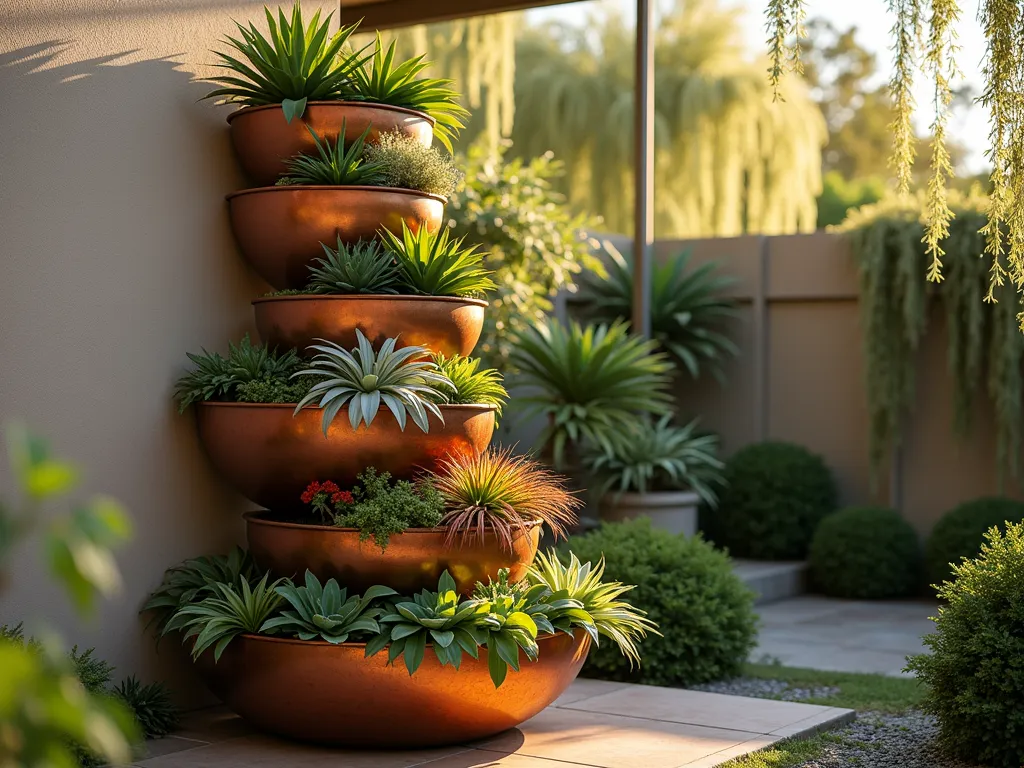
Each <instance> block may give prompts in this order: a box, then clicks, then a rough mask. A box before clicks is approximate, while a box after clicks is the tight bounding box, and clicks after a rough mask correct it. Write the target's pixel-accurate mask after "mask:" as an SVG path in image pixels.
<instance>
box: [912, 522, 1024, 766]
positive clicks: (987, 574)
mask: <svg viewBox="0 0 1024 768" xmlns="http://www.w3.org/2000/svg"><path fill="white" fill-rule="evenodd" d="M986 538H987V539H988V541H987V542H986V543H985V544H984V546H983V547H982V550H981V554H980V555H979V557H978V558H977V559H975V560H966V561H964V562H963V563H962V564H961V565H957V566H955V567H954V569H953V571H954V579H953V581H947V582H945V583H944V584H943V585H942V586H941V587H940V589H939V597H940V598H941V599H942V600H945V601H946V605H945V606H944V607H942V608H940V609H939V615H938V617H937V618H935V619H933V621H934V622H935V632H934V633H933V634H930V635H927V636H925V638H924V643H925V645H926V646H927V647H928V648H929V649H930V651H931V653H923V654H921V655H918V656H914V657H912V658H911V659H910V662H909V663H908V665H907V670H908V671H910V672H914V673H915V674H916V675H917V677H918V679H919V680H921V681H922V682H923V683H924V684H925V685H926V686H927V687H928V690H927V692H926V693H925V699H924V709H925V710H926V711H928V712H930V713H931V714H933V715H935V716H936V717H937V718H938V721H939V739H940V741H941V743H942V744H943V746H944V747H945V748H946V750H947V751H949V752H950V753H951V754H953V755H955V756H957V757H960V758H962V759H964V760H969V761H970V762H971V763H981V764H983V765H987V766H991V768H1020V765H1021V761H1022V759H1024V706H1021V702H1022V701H1024V663H1022V661H1021V660H1022V659H1024V632H1022V631H1021V630H1022V628H1024V525H1022V524H1018V523H1010V524H1009V525H1007V527H1006V532H1005V534H1004V533H1000V532H998V531H996V532H993V533H991V534H989V535H987V536H986Z"/></svg>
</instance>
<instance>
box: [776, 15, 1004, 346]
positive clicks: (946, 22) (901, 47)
mask: <svg viewBox="0 0 1024 768" xmlns="http://www.w3.org/2000/svg"><path fill="white" fill-rule="evenodd" d="M888 4H889V10H890V12H891V13H892V14H893V16H894V17H895V21H894V23H893V27H892V35H893V45H892V48H893V53H894V67H893V74H892V79H891V81H890V90H891V92H892V97H893V102H894V105H895V108H896V119H895V121H894V123H893V126H892V128H893V156H892V158H893V165H894V167H895V171H896V179H897V182H898V188H899V191H900V193H901V194H903V195H908V194H909V192H910V179H911V169H912V166H913V163H914V156H915V148H914V132H913V127H912V122H911V120H912V117H913V112H914V108H915V106H914V100H913V97H912V96H911V86H912V84H913V79H914V73H915V71H916V70H918V69H922V70H923V71H924V73H925V74H926V75H927V76H929V77H930V78H931V80H932V82H933V83H934V97H933V102H934V103H933V109H934V118H933V120H932V135H933V136H934V139H935V140H934V142H933V145H932V157H931V176H930V178H929V180H928V185H927V188H926V192H925V208H924V221H925V229H924V232H923V233H922V238H923V242H924V243H925V245H926V247H927V253H928V256H929V259H928V261H927V263H926V264H925V265H924V269H925V273H926V275H927V277H928V279H929V280H930V281H932V282H939V281H941V280H942V279H943V277H944V275H943V266H944V261H946V259H945V258H944V257H945V256H946V253H947V252H948V251H949V245H947V241H948V238H949V237H950V236H951V228H950V226H951V221H952V219H953V211H952V209H951V206H950V204H949V193H948V190H947V182H948V180H949V179H950V178H951V176H952V167H951V164H950V158H949V153H948V151H947V149H946V145H945V138H946V123H947V120H948V115H949V107H950V103H951V99H952V90H951V83H952V81H953V80H954V78H955V77H957V76H959V75H960V73H959V71H958V69H957V66H956V52H957V50H958V49H957V45H956V29H957V24H958V23H959V22H960V17H961V12H960V4H959V2H958V0H888ZM805 12H806V0H768V3H767V7H766V18H767V30H768V35H769V37H768V47H769V54H770V56H771V62H772V64H771V66H770V67H769V69H768V72H769V82H770V83H772V84H777V83H778V81H779V78H780V77H781V75H782V73H783V72H784V71H785V70H786V69H787V68H792V67H791V66H789V65H790V62H791V59H792V54H791V51H792V49H793V47H794V46H795V45H796V40H797V39H799V36H800V35H801V34H802V30H801V29H800V25H799V23H794V20H796V19H800V18H802V15H803V14H804V13H805ZM978 18H979V21H980V22H981V26H982V29H983V30H984V34H985V39H986V42H987V44H986V51H985V60H984V64H983V67H982V71H983V75H984V79H985V86H984V92H983V94H982V96H981V99H980V102H981V104H982V105H983V106H985V107H986V108H987V109H988V110H989V113H990V123H989V125H990V129H989V149H988V152H987V155H988V159H989V161H990V162H991V163H992V171H991V176H990V180H991V186H992V191H991V194H990V197H989V199H988V201H987V203H986V208H985V217H984V220H983V221H982V222H981V225H980V232H981V233H982V235H983V237H984V240H985V246H984V253H985V254H987V255H988V256H989V258H990V261H989V266H988V281H989V282H988V286H989V289H988V291H987V292H986V296H985V298H986V299H987V300H988V301H990V302H992V301H996V300H998V298H999V296H1000V295H1004V292H1003V291H1002V290H1001V289H1002V287H1003V285H1004V284H1005V283H1006V282H1007V278H1008V279H1009V281H1010V282H1011V283H1013V285H1014V286H1015V288H1016V291H1017V293H1018V295H1019V298H1020V299H1021V300H1024V205H1022V204H1021V201H1024V3H1022V2H1021V0H980V3H979V11H978ZM1011 303H1012V304H1013V305H1014V308H1015V310H1019V309H1020V307H1019V306H1017V304H1018V302H1017V301H1012V302H1011ZM1017 323H1018V326H1019V328H1020V330H1022V331H1024V312H1018V313H1017Z"/></svg>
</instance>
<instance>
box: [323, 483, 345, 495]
mask: <svg viewBox="0 0 1024 768" xmlns="http://www.w3.org/2000/svg"><path fill="white" fill-rule="evenodd" d="M320 490H321V491H323V492H324V493H337V492H338V491H340V490H341V489H340V488H339V487H338V484H337V483H335V482H332V481H331V480H328V481H327V482H326V483H322V484H321V485H320Z"/></svg>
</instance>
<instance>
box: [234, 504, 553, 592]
mask: <svg viewBox="0 0 1024 768" xmlns="http://www.w3.org/2000/svg"><path fill="white" fill-rule="evenodd" d="M245 530H246V536H247V537H248V539H249V551H250V552H251V553H252V556H253V558H254V559H255V560H256V564H257V565H258V566H260V568H263V569H264V570H268V571H270V572H271V573H272V574H273V575H274V577H275V578H277V577H279V576H285V577H288V578H291V579H293V580H296V581H301V580H302V574H303V573H305V572H306V569H307V568H308V569H309V570H311V571H312V572H313V573H314V574H315V575H316V577H317V578H318V579H320V581H321V582H324V581H327V579H331V578H334V579H337V580H338V583H339V584H341V585H342V586H343V587H347V588H348V591H349V593H350V594H351V593H352V592H365V591H366V590H367V589H369V588H370V587H372V586H373V585H374V584H386V585H387V586H389V587H393V588H394V589H397V590H398V591H399V592H400V593H401V594H403V595H409V594H412V593H414V592H419V591H420V590H421V589H436V588H437V580H438V579H439V578H441V574H442V573H444V572H445V571H446V570H447V571H448V573H450V574H451V575H452V577H453V578H454V579H455V584H456V586H457V587H458V590H459V592H460V593H461V594H463V595H468V594H469V593H471V592H472V591H473V588H474V587H475V586H476V583H477V582H478V581H482V582H484V583H485V584H486V583H487V580H488V579H489V578H491V579H493V578H497V575H498V571H499V570H500V569H502V568H508V569H509V579H510V580H512V581H519V580H520V579H522V578H524V577H525V576H526V569H527V568H529V566H530V564H531V563H532V562H533V558H534V557H535V556H536V555H537V547H538V546H539V544H540V534H541V526H540V525H539V524H534V525H532V526H531V527H530V528H529V530H527V531H526V532H523V531H517V532H516V534H515V537H514V538H513V540H512V551H511V552H510V551H509V550H507V549H504V548H503V547H502V546H501V544H500V543H499V541H498V539H497V537H496V536H494V534H493V533H488V534H487V535H485V537H484V539H483V541H481V540H480V539H479V538H477V537H475V536H465V537H460V539H458V540H457V541H456V543H455V544H453V545H452V546H448V545H447V544H446V542H445V529H444V528H410V529H409V530H407V531H405V532H404V533H399V534H394V535H393V536H391V540H390V541H389V542H388V546H387V548H386V549H385V550H384V551H383V552H382V551H381V548H380V547H379V546H377V544H376V543H375V542H374V541H373V539H372V538H371V539H367V540H366V541H362V542H361V541H359V531H358V530H357V529H355V528H338V527H336V526H333V525H306V524H299V523H285V522H277V521H275V520H271V519H268V517H267V515H266V514H264V513H260V512H249V513H247V514H246V515H245Z"/></svg>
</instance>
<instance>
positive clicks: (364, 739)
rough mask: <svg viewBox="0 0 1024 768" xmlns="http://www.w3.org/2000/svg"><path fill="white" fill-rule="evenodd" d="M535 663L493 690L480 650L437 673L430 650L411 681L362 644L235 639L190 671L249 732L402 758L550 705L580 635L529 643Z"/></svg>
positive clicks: (583, 654) (570, 668) (570, 674)
mask: <svg viewBox="0 0 1024 768" xmlns="http://www.w3.org/2000/svg"><path fill="white" fill-rule="evenodd" d="M538 645H539V646H540V653H539V658H538V659H537V661H535V662H530V661H526V660H525V659H524V658H523V657H522V656H520V658H521V659H523V661H522V663H521V667H520V670H519V672H516V671H514V670H511V669H510V670H509V672H508V677H507V678H506V679H505V682H504V683H503V684H502V686H501V687H500V688H497V689H495V687H494V683H492V682H491V678H490V675H489V674H488V672H487V650H486V649H483V648H481V649H480V658H479V659H473V658H471V657H469V656H463V657H462V665H461V667H460V668H459V669H458V670H456V669H454V668H453V667H442V666H441V664H440V663H439V662H438V661H437V658H436V657H435V656H434V653H433V651H432V650H431V649H429V648H428V649H427V652H426V654H424V657H423V663H422V665H421V666H420V668H419V669H418V670H417V672H416V674H415V675H412V676H410V675H409V673H408V672H407V671H406V669H405V665H404V664H403V663H402V662H401V661H399V662H398V663H396V664H395V665H394V666H388V665H387V656H388V654H387V652H386V651H384V652H381V653H379V654H377V655H376V656H372V657H370V658H368V659H367V658H365V657H364V653H365V645H363V644H362V643H358V644H356V643H346V644H344V645H331V644H330V643H325V642H313V641H302V640H285V639H281V638H275V637H264V636H261V635H241V636H239V637H236V638H235V639H234V640H232V641H231V644H230V645H228V647H227V648H226V649H225V650H224V654H223V656H221V658H220V661H218V662H217V663H216V664H214V662H213V655H212V653H211V652H209V651H207V652H206V653H205V654H203V656H201V657H200V659H199V661H198V662H197V665H198V667H199V671H200V673H201V674H202V675H203V677H204V679H205V681H206V683H207V685H208V686H209V687H210V690H212V691H213V692H214V693H215V694H216V695H217V696H219V697H220V698H221V699H222V700H223V701H224V703H225V704H227V705H228V707H229V708H230V709H231V710H233V711H234V712H236V713H237V714H239V715H241V716H242V717H243V718H245V719H246V720H247V721H249V723H251V724H252V725H254V726H255V727H256V728H258V729H260V730H262V731H267V732H270V733H276V734H277V735H279V736H284V737H286V738H289V739H298V740H300V741H311V742H317V743H321V744H331V745H337V746H345V747H371V748H373V747H377V748H388V749H409V748H421V747H432V746H441V745H445V744H459V743H465V742H467V741H470V740H472V739H480V738H484V737H486V736H492V735H494V734H496V733H500V732H501V731H504V730H507V729H509V728H514V727H515V726H517V725H519V724H520V723H522V722H524V721H525V720H529V719H530V718H531V717H533V716H534V715H536V714H537V713H538V712H540V711H541V710H542V709H544V708H545V707H546V706H548V705H549V704H551V703H552V702H553V701H554V700H555V699H557V698H558V697H559V696H560V695H561V694H562V693H563V692H564V691H565V689H566V688H568V687H569V684H570V683H572V681H573V680H575V679H576V675H577V674H578V673H579V671H580V667H581V666H583V662H584V661H585V660H586V658H587V652H588V651H589V650H590V638H589V637H588V636H587V634H586V633H585V632H582V631H580V632H577V633H576V637H570V636H569V635H565V634H559V635H549V636H545V637H542V638H540V639H539V640H538Z"/></svg>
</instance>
